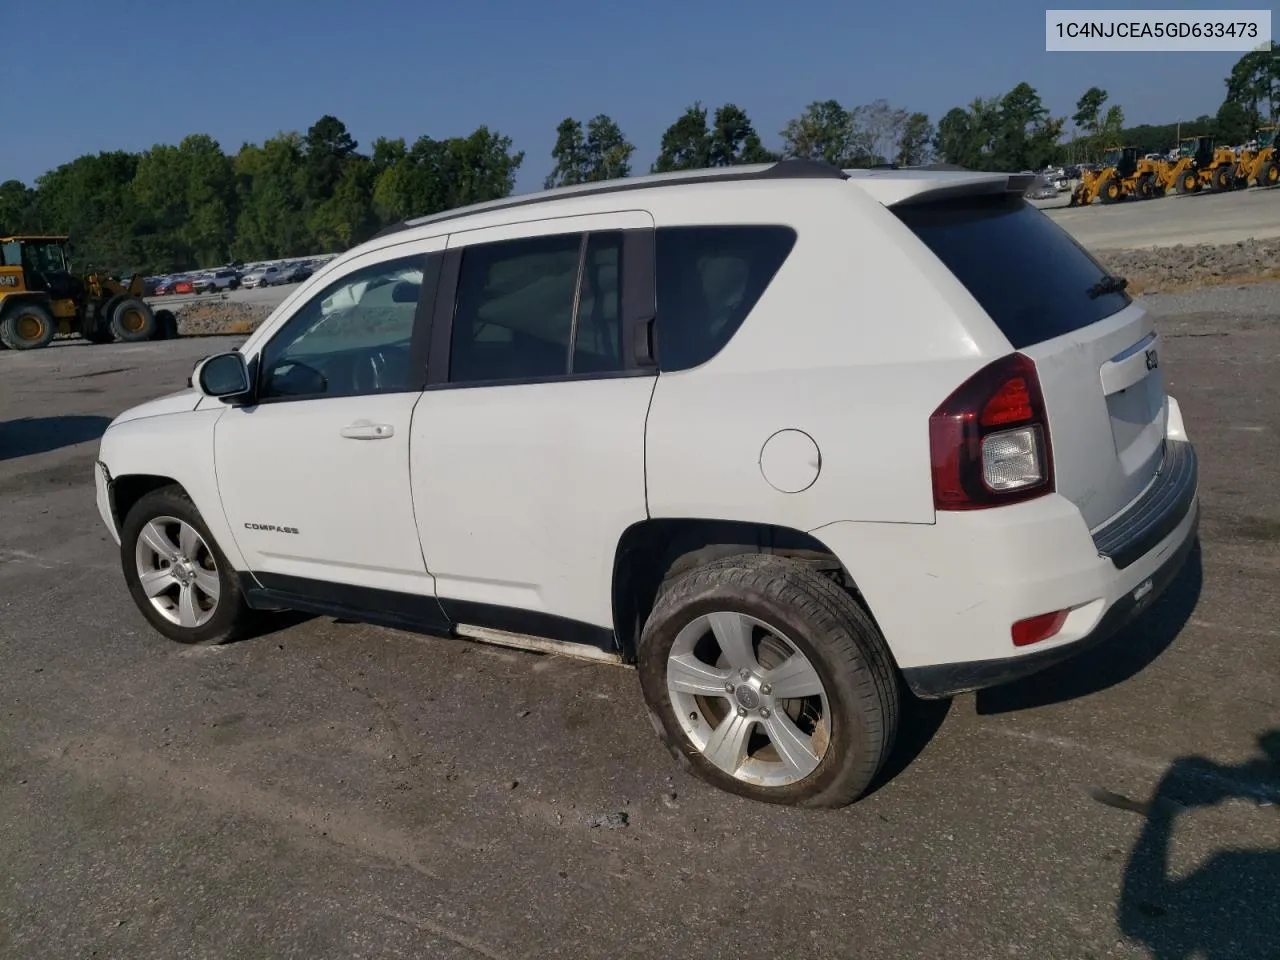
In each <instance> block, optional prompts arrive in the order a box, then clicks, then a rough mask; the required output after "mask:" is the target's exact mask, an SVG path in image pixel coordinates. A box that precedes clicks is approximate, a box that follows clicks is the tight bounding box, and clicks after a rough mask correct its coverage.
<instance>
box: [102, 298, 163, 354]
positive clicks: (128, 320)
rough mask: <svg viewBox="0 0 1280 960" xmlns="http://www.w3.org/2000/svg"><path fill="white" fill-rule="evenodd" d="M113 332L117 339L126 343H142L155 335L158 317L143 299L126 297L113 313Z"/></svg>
mask: <svg viewBox="0 0 1280 960" xmlns="http://www.w3.org/2000/svg"><path fill="white" fill-rule="evenodd" d="M111 332H112V333H114V334H115V336H116V339H117V340H121V341H123V342H125V343H140V342H141V341H143V340H150V339H152V338H153V337H154V336H155V332H156V317H155V314H154V313H152V312H151V308H150V307H148V306H147V305H146V304H145V303H143V302H142V301H141V300H138V299H137V298H135V297H125V298H124V299H123V300H121V301H120V302H119V303H118V304H116V308H115V312H114V313H113V314H112V315H111Z"/></svg>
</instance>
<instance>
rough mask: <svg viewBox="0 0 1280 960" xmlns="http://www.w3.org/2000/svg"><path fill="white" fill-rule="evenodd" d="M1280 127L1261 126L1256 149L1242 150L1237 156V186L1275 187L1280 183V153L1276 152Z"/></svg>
mask: <svg viewBox="0 0 1280 960" xmlns="http://www.w3.org/2000/svg"><path fill="white" fill-rule="evenodd" d="M1277 132H1280V127H1274V126H1272V127H1260V128H1259V129H1258V135H1257V141H1258V146H1257V148H1256V149H1248V150H1242V151H1240V156H1239V157H1237V158H1236V168H1235V186H1236V187H1237V188H1241V187H1248V186H1249V184H1251V183H1252V184H1255V185H1257V186H1259V187H1274V186H1275V185H1276V184H1278V183H1280V155H1277V153H1276V133H1277Z"/></svg>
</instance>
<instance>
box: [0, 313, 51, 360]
mask: <svg viewBox="0 0 1280 960" xmlns="http://www.w3.org/2000/svg"><path fill="white" fill-rule="evenodd" d="M57 332H58V324H57V321H56V320H54V319H53V314H51V313H50V312H49V311H48V310H46V309H45V308H44V307H43V306H42V305H41V304H38V303H20V304H17V305H15V306H12V307H10V308H9V309H8V310H7V311H5V315H4V319H3V320H0V342H3V343H4V345H5V346H6V347H8V348H9V349H10V350H35V349H37V348H39V347H47V346H48V345H49V343H50V341H52V340H53V338H54V336H55V335H56V334H57Z"/></svg>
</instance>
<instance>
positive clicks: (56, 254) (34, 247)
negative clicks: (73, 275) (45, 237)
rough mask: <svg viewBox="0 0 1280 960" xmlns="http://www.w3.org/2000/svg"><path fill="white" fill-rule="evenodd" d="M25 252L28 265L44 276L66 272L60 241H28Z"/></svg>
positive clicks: (65, 259) (64, 256)
mask: <svg viewBox="0 0 1280 960" xmlns="http://www.w3.org/2000/svg"><path fill="white" fill-rule="evenodd" d="M26 252H27V258H28V262H29V265H30V266H31V267H33V268H34V269H36V270H38V271H40V272H41V273H43V274H45V275H46V276H47V275H48V274H51V273H66V272H67V258H66V255H65V254H64V253H63V251H62V244H60V243H28V244H27V248H26Z"/></svg>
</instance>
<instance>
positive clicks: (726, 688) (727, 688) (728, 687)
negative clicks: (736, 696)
mask: <svg viewBox="0 0 1280 960" xmlns="http://www.w3.org/2000/svg"><path fill="white" fill-rule="evenodd" d="M724 692H725V693H733V684H732V683H726V684H725V685H724Z"/></svg>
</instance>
